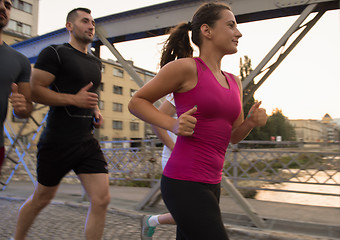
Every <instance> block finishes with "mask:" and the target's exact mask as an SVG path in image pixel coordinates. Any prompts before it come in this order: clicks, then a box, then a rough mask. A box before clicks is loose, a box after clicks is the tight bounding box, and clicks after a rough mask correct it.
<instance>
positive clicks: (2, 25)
mask: <svg viewBox="0 0 340 240" xmlns="http://www.w3.org/2000/svg"><path fill="white" fill-rule="evenodd" d="M7 24H8V21H7V20H3V21H0V30H3V29H4V28H5V27H6V26H7Z"/></svg>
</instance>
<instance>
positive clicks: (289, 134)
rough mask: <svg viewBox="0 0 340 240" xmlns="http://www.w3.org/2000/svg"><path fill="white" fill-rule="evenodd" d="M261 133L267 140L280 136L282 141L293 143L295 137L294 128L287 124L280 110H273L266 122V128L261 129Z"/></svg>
mask: <svg viewBox="0 0 340 240" xmlns="http://www.w3.org/2000/svg"><path fill="white" fill-rule="evenodd" d="M263 131H265V132H266V137H268V138H267V139H262V140H269V139H270V137H271V136H281V137H282V141H295V140H296V137H295V136H296V135H295V130H294V127H293V126H292V125H291V124H290V123H289V121H288V119H287V117H285V116H284V115H283V114H282V110H281V109H275V110H274V111H273V113H272V115H271V116H269V118H268V120H267V124H266V126H264V127H263Z"/></svg>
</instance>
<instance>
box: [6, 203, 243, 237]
mask: <svg viewBox="0 0 340 240" xmlns="http://www.w3.org/2000/svg"><path fill="white" fill-rule="evenodd" d="M23 202H24V201H22V200H10V199H0V213H1V217H0V240H8V239H9V238H10V237H11V236H12V234H13V231H14V228H15V222H16V216H17V214H18V210H19V208H20V206H21V205H22V204H23ZM87 209H88V207H87V206H81V205H67V204H66V205H65V204H58V203H52V204H50V205H48V206H47V207H46V208H45V209H44V210H43V211H42V212H41V213H40V214H39V216H38V217H37V219H36V221H35V222H34V224H33V225H32V227H31V228H30V231H29V233H28V236H27V240H68V239H72V240H78V239H82V240H83V239H85V237H84V232H83V229H84V225H85V220H86V214H87ZM129 215H130V216H129ZM175 233H176V227H175V226H173V225H163V226H159V227H157V229H156V232H155V234H154V236H153V239H155V240H174V239H176V238H175ZM232 235H233V234H232ZM231 237H232V238H231V240H234V239H235V240H236V239H238V240H246V239H249V238H248V237H247V238H243V237H240V236H237V237H236V236H231ZM103 239H104V240H109V239H110V240H135V239H136V240H137V239H140V216H138V215H135V216H133V214H129V213H124V212H119V211H115V210H113V211H112V210H108V212H107V217H106V224H105V230H104V236H103ZM209 240H210V239H209Z"/></svg>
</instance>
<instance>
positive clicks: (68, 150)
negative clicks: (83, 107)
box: [37, 139, 108, 186]
mask: <svg viewBox="0 0 340 240" xmlns="http://www.w3.org/2000/svg"><path fill="white" fill-rule="evenodd" d="M71 170H73V171H74V172H75V173H76V174H77V175H78V174H82V173H85V174H86V173H108V170H107V162H106V160H105V158H104V155H103V152H102V150H101V149H100V145H99V144H98V141H97V140H96V139H91V140H89V141H86V142H79V143H65V144H61V143H39V144H38V154H37V175H38V182H39V183H40V184H42V185H44V186H56V185H58V184H59V183H60V181H61V179H62V178H63V177H64V176H65V175H66V174H67V173H68V172H69V171H71Z"/></svg>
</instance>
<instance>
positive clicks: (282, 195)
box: [255, 171, 340, 208]
mask: <svg viewBox="0 0 340 240" xmlns="http://www.w3.org/2000/svg"><path fill="white" fill-rule="evenodd" d="M311 173H312V172H311ZM313 174H314V173H312V175H313ZM327 174H328V175H332V176H331V178H330V177H329V176H328V175H327ZM310 178H311V175H310V174H307V173H305V174H304V173H303V172H302V174H299V177H298V179H297V178H295V179H291V181H295V180H298V181H301V182H305V181H307V180H308V182H311V183H313V182H314V183H315V182H317V181H318V182H319V183H329V184H334V183H337V184H339V183H340V172H337V173H336V172H335V171H325V172H317V173H316V174H315V175H314V176H313V178H312V179H310ZM265 187H266V188H269V189H282V190H293V191H305V192H317V193H335V194H338V195H339V194H340V187H339V186H330V185H322V184H318V185H316V184H301V183H281V184H274V185H266V186H265ZM255 199H258V200H265V201H272V202H284V203H293V204H303V205H313V206H324V207H337V208H340V197H339V196H325V195H316V194H304V193H290V192H277V191H268V190H259V191H257V195H256V197H255Z"/></svg>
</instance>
